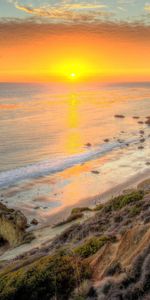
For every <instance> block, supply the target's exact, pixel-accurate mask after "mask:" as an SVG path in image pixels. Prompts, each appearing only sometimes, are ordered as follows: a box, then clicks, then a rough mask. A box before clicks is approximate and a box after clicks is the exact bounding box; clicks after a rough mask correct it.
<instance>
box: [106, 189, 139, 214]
mask: <svg viewBox="0 0 150 300" xmlns="http://www.w3.org/2000/svg"><path fill="white" fill-rule="evenodd" d="M143 196H144V192H143V191H134V192H131V193H129V194H127V195H121V196H118V197H115V198H112V199H111V200H110V201H109V202H108V203H107V204H106V205H105V206H104V211H105V212H109V211H114V210H119V209H122V208H123V207H125V206H127V205H128V204H131V203H134V202H137V201H140V200H142V199H143Z"/></svg>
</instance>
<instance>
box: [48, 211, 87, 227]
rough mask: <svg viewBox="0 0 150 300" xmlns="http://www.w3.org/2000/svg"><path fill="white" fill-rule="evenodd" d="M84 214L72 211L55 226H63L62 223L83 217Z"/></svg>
mask: <svg viewBox="0 0 150 300" xmlns="http://www.w3.org/2000/svg"><path fill="white" fill-rule="evenodd" d="M83 216H84V214H83V213H82V212H78V213H72V214H71V215H70V216H69V217H68V218H67V219H66V220H64V221H62V222H59V223H57V224H56V225H55V226H54V227H58V226H62V225H65V224H68V223H71V222H73V221H75V220H78V219H80V218H82V217H83Z"/></svg>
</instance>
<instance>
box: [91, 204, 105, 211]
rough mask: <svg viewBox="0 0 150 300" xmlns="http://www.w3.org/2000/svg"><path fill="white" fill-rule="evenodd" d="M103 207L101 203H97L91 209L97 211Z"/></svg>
mask: <svg viewBox="0 0 150 300" xmlns="http://www.w3.org/2000/svg"><path fill="white" fill-rule="evenodd" d="M103 207H104V205H103V204H98V205H96V206H95V207H94V208H93V211H99V210H101V209H102V208H103Z"/></svg>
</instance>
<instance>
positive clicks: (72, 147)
mask: <svg viewBox="0 0 150 300" xmlns="http://www.w3.org/2000/svg"><path fill="white" fill-rule="evenodd" d="M79 105H80V104H79V100H78V97H77V94H70V95H69V97H68V110H67V116H66V127H67V133H66V143H65V148H66V152H67V153H68V154H74V153H77V152H78V151H79V149H80V148H81V147H82V145H83V141H82V134H81V131H80V118H81V115H80V109H79Z"/></svg>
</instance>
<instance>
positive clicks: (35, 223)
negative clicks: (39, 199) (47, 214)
mask: <svg viewBox="0 0 150 300" xmlns="http://www.w3.org/2000/svg"><path fill="white" fill-rule="evenodd" d="M38 223H39V222H38V221H37V220H36V219H33V220H32V221H31V224H32V225H38Z"/></svg>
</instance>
